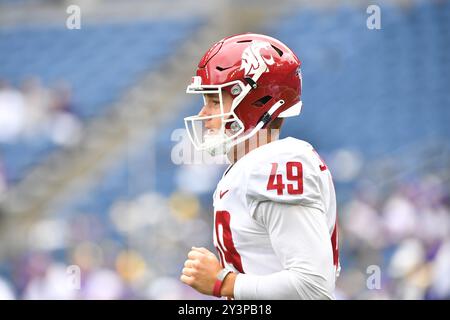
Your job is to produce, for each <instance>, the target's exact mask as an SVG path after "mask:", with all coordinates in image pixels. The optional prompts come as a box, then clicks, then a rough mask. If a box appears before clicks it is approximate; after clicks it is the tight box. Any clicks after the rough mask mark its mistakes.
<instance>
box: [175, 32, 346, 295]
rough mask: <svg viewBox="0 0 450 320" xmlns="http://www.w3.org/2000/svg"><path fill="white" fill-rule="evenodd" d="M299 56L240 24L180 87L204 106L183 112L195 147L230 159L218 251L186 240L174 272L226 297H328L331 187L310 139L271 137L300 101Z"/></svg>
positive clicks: (218, 215)
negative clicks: (188, 244) (245, 30)
mask: <svg viewBox="0 0 450 320" xmlns="http://www.w3.org/2000/svg"><path fill="white" fill-rule="evenodd" d="M300 65H301V62H300V61H299V59H298V58H297V56H296V55H295V54H294V52H292V50H290V49H289V48H288V47H287V46H286V45H285V44H283V43H282V42H280V41H278V40H276V39H274V38H272V37H269V36H265V35H260V34H251V33H247V34H241V35H235V36H231V37H227V38H225V39H222V40H221V41H219V42H217V43H216V44H214V45H213V46H212V47H211V48H210V49H209V50H208V51H207V52H206V53H205V55H204V56H203V57H202V59H201V60H200V63H199V64H198V68H197V73H196V76H194V77H193V79H192V83H191V84H190V85H189V86H188V88H187V92H188V93H194V94H202V95H203V98H204V106H203V108H202V109H201V111H200V113H199V114H198V115H196V116H191V117H187V118H185V124H186V128H187V130H188V133H189V137H190V139H191V141H192V143H193V144H194V146H195V147H196V148H197V149H198V150H206V151H208V152H210V153H211V154H213V155H219V154H226V155H227V157H228V159H229V160H230V163H231V164H230V166H229V167H228V169H227V170H226V171H225V173H224V174H223V177H222V179H221V180H220V182H219V183H218V185H217V188H216V191H215V193H214V196H213V203H214V245H215V247H216V249H217V252H218V257H216V255H215V254H214V253H212V252H210V251H209V250H207V249H205V248H197V247H192V249H191V251H190V252H189V253H188V255H187V257H188V258H187V260H186V262H185V264H184V268H183V270H182V275H181V281H182V282H184V283H185V284H187V285H189V286H191V287H192V288H194V289H196V290H197V291H199V292H201V293H203V294H207V295H214V296H217V297H221V296H224V297H228V298H233V299H334V294H333V292H334V288H335V279H336V276H337V274H338V271H339V259H338V239H337V237H338V236H337V225H336V219H337V216H336V197H335V191H334V185H333V181H332V177H331V174H330V171H329V169H328V167H327V166H326V164H325V163H324V162H323V161H322V160H321V158H320V157H319V155H318V154H317V152H316V151H315V150H314V149H313V147H312V146H311V145H310V144H309V143H307V142H305V141H302V140H298V139H295V138H292V137H288V138H285V139H278V131H279V129H280V128H281V126H282V123H283V119H284V118H286V117H292V116H297V115H298V114H299V113H300V111H301V107H302V102H301V99H300V97H301V91H302V75H301V72H300Z"/></svg>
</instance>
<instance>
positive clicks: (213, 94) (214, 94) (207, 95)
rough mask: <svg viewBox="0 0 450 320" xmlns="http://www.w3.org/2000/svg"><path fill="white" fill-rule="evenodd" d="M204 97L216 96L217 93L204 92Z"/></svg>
mask: <svg viewBox="0 0 450 320" xmlns="http://www.w3.org/2000/svg"><path fill="white" fill-rule="evenodd" d="M205 97H208V98H218V97H219V95H218V94H217V93H205Z"/></svg>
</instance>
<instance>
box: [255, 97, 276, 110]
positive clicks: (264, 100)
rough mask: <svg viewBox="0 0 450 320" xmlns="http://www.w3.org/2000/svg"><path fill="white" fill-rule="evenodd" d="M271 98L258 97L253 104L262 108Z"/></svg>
mask: <svg viewBox="0 0 450 320" xmlns="http://www.w3.org/2000/svg"><path fill="white" fill-rule="evenodd" d="M270 99H272V97H271V96H264V97H262V98H261V99H258V100H256V101H255V102H253V103H252V105H253V106H255V107H257V108H260V107H262V106H264V105H265V104H266V103H267V102H269V101H270Z"/></svg>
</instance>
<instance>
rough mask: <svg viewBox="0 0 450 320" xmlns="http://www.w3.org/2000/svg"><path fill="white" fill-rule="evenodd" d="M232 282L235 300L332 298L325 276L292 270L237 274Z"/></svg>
mask: <svg viewBox="0 0 450 320" xmlns="http://www.w3.org/2000/svg"><path fill="white" fill-rule="evenodd" d="M233 284H234V298H235V299H236V300H254V299H260V300H297V299H299V300H309V299H314V300H317V299H333V294H332V292H330V290H328V289H327V288H329V284H328V283H327V280H326V279H325V278H323V277H320V276H316V275H306V274H305V275H303V274H301V273H300V272H298V271H292V270H283V271H280V272H277V273H273V274H269V275H263V276H259V275H249V274H239V275H237V276H236V277H235V279H234V283H233Z"/></svg>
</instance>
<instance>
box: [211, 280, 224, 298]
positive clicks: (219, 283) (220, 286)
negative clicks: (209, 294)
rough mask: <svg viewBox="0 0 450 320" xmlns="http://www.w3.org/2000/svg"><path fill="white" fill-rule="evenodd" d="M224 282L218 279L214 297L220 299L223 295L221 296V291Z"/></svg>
mask: <svg viewBox="0 0 450 320" xmlns="http://www.w3.org/2000/svg"><path fill="white" fill-rule="evenodd" d="M222 282H223V281H222V280H219V279H217V280H216V282H215V283H214V289H213V295H214V296H216V297H217V298H220V297H221V296H222V295H221V294H220V289H221V288H222Z"/></svg>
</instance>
